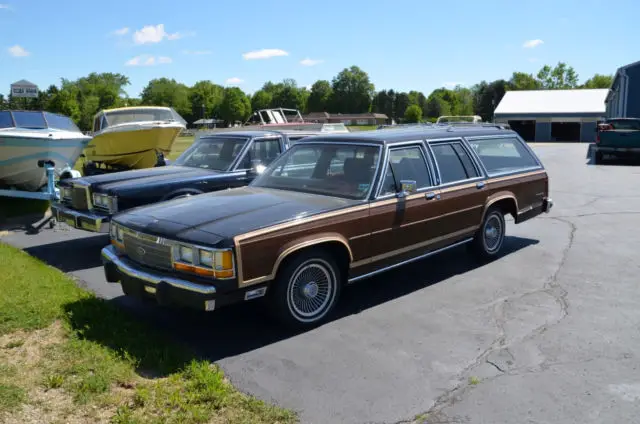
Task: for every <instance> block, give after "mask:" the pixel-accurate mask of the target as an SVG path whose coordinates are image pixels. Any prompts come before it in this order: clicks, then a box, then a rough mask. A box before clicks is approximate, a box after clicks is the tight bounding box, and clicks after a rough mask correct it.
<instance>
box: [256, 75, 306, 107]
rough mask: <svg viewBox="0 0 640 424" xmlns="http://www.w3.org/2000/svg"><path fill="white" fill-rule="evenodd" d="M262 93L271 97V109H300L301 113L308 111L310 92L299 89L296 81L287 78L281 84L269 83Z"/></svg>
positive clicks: (264, 86)
mask: <svg viewBox="0 0 640 424" xmlns="http://www.w3.org/2000/svg"><path fill="white" fill-rule="evenodd" d="M260 91H264V92H266V93H269V94H270V95H271V104H270V106H269V107H272V108H277V107H283V108H290V109H298V110H300V111H304V110H305V109H306V103H307V98H308V92H307V90H305V89H304V88H301V87H298V84H297V83H296V80H294V79H291V78H285V79H284V80H282V82H279V83H273V82H271V81H267V82H266V83H264V85H263V86H262V89H261V90H260Z"/></svg>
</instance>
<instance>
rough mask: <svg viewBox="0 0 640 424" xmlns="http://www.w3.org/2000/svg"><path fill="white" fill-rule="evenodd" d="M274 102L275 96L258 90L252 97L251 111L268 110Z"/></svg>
mask: <svg viewBox="0 0 640 424" xmlns="http://www.w3.org/2000/svg"><path fill="white" fill-rule="evenodd" d="M272 102H273V95H272V94H271V93H269V92H268V91H264V90H258V91H256V92H255V93H253V96H251V109H253V110H260V109H268V108H270V107H271V103H272Z"/></svg>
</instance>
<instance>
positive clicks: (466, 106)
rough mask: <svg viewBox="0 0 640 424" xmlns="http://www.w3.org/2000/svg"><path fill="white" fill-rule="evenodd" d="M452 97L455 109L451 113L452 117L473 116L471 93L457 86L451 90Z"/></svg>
mask: <svg viewBox="0 0 640 424" xmlns="http://www.w3.org/2000/svg"><path fill="white" fill-rule="evenodd" d="M452 91H453V93H452V95H453V97H455V99H456V101H455V105H456V108H455V109H453V110H452V111H451V112H452V114H453V115H459V116H462V115H473V114H474V111H473V92H472V91H471V90H470V89H468V88H466V87H460V86H457V87H456V88H454V89H453V90H452Z"/></svg>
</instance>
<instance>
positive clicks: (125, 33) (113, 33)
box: [111, 27, 129, 37]
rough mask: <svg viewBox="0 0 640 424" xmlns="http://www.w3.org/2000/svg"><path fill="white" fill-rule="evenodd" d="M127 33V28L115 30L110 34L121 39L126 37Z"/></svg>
mask: <svg viewBox="0 0 640 424" xmlns="http://www.w3.org/2000/svg"><path fill="white" fill-rule="evenodd" d="M128 33H129V28H128V27H124V28H120V29H116V30H115V31H112V32H111V34H112V35H117V36H119V37H122V36H123V35H127V34H128Z"/></svg>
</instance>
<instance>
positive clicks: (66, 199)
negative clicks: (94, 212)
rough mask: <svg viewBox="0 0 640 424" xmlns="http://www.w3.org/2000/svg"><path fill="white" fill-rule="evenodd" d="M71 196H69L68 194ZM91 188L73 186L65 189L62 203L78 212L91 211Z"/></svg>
mask: <svg viewBox="0 0 640 424" xmlns="http://www.w3.org/2000/svg"><path fill="white" fill-rule="evenodd" d="M69 193H70V194H71V196H69V195H68V194H69ZM88 199H89V187H84V186H73V187H65V190H64V195H63V196H62V203H64V204H65V205H68V206H71V207H72V208H73V209H76V210H80V211H83V210H88V209H89V202H88Z"/></svg>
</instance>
